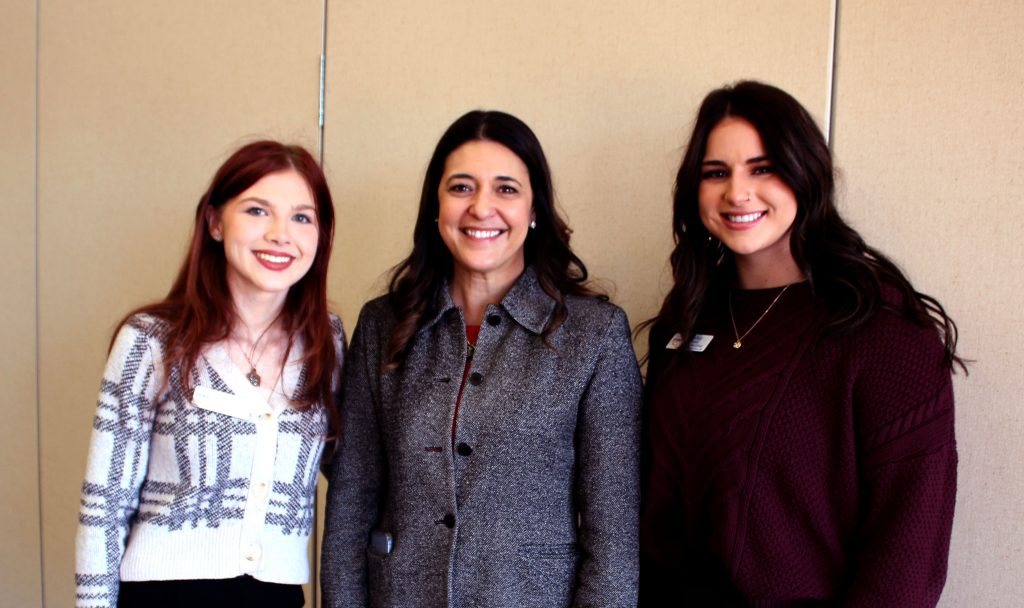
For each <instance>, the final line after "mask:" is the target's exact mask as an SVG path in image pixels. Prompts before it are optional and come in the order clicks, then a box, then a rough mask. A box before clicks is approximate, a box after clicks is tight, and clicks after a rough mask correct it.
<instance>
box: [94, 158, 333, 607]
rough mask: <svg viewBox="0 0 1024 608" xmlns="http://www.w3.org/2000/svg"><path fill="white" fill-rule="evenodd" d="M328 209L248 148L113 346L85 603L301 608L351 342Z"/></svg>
mask: <svg viewBox="0 0 1024 608" xmlns="http://www.w3.org/2000/svg"><path fill="white" fill-rule="evenodd" d="M333 235H334V207H333V203H332V201H331V195H330V192H329V190H328V188H327V182H326V179H325V178H324V175H323V172H322V171H321V169H320V167H319V166H318V165H317V163H316V161H315V160H314V159H313V157H312V156H311V155H310V154H309V152H307V151H306V150H304V149H303V148H301V147H298V146H286V145H283V144H280V143H277V142H273V141H260V142H255V143H252V144H249V145H246V146H244V147H242V148H241V149H239V150H238V151H237V152H235V153H234V154H233V155H232V156H231V157H230V158H228V160H227V161H225V163H224V164H223V165H222V166H221V167H220V169H219V170H218V171H217V173H216V175H215V176H214V178H213V181H212V182H211V184H210V187H209V189H208V190H207V191H206V193H205V194H204V195H203V196H202V198H201V199H200V201H199V206H198V208H197V209H196V216H195V225H194V232H193V235H192V242H191V245H190V247H189V250H188V255H187V256H186V258H185V261H184V263H183V264H182V267H181V270H180V271H179V273H178V277H177V279H176V280H175V281H174V284H173V286H172V287H171V290H170V292H169V293H168V294H167V296H166V297H165V298H164V299H163V300H161V301H159V302H156V303H154V304H150V305H147V306H143V307H142V308H139V309H138V310H135V311H133V312H132V313H131V314H129V315H128V316H127V317H126V318H125V319H124V320H123V321H122V322H121V324H120V326H119V328H118V331H117V332H116V335H115V337H114V339H113V341H112V344H111V349H110V356H109V360H108V362H107V366H106V371H105V372H104V375H103V382H102V384H101V388H100V395H99V402H98V408H97V414H96V418H95V422H94V423H93V433H92V441H91V445H90V450H89V459H88V464H87V469H86V475H85V483H84V484H83V487H82V502H81V511H80V514H79V527H78V535H77V539H76V541H77V543H76V544H77V547H76V557H77V560H76V561H77V564H76V574H75V582H76V586H77V594H76V604H77V606H79V607H101V606H121V607H122V608H124V607H127V606H147V607H153V606H190V607H193V608H194V607H198V606H225V605H236V604H237V605H246V606H249V607H253V606H275V607H284V606H302V605H303V603H304V598H303V594H302V588H301V586H300V585H301V584H303V583H305V582H307V580H308V578H309V564H308V559H307V555H308V542H309V535H310V531H311V529H312V526H313V521H314V516H315V513H314V505H313V500H314V497H315V494H316V481H317V474H318V470H319V464H320V456H321V453H322V451H323V447H324V443H325V440H326V439H327V438H328V437H331V436H332V435H333V428H334V427H335V425H336V419H337V417H336V408H335V403H334V393H335V389H336V385H337V380H338V373H337V372H338V370H339V367H340V364H341V362H342V357H343V351H344V345H345V337H344V331H343V329H342V326H341V321H340V320H339V319H338V318H337V317H336V316H334V315H332V314H329V312H328V310H327V263H328V260H329V259H330V254H331V242H332V239H333Z"/></svg>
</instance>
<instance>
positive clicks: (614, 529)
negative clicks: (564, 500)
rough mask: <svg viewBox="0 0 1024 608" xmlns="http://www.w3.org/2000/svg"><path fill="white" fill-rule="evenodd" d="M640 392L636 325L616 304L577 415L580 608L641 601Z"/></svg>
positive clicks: (577, 599) (576, 603) (575, 603)
mask: <svg viewBox="0 0 1024 608" xmlns="http://www.w3.org/2000/svg"><path fill="white" fill-rule="evenodd" d="M641 391H642V388H641V382H640V371H639V368H638V367H637V362H636V355H635V354H634V352H633V345H632V342H631V340H630V332H629V323H628V321H627V320H626V315H625V313H624V312H623V311H622V310H619V309H616V310H615V314H614V315H613V318H612V319H611V322H610V324H609V325H608V326H607V328H606V329H605V335H604V339H603V340H602V352H601V353H600V355H599V358H598V361H597V365H596V367H595V369H594V374H593V377H592V378H591V380H590V384H589V386H588V388H587V390H586V392H585V393H584V396H583V400H582V403H581V404H580V411H579V418H578V420H577V431H576V432H577V473H576V482H575V483H576V487H575V495H576V503H577V506H578V509H579V516H580V532H579V544H580V549H581V558H582V562H581V564H580V567H579V570H578V580H577V585H576V594H575V597H574V599H573V606H577V607H584V606H588V607H605V608H607V607H619V606H623V607H625V606H630V607H631V606H635V605H636V601H637V585H638V575H639V563H638V562H639V553H638V551H639V541H638V519H639V508H640V482H639V476H640V455H639V443H640V407H641Z"/></svg>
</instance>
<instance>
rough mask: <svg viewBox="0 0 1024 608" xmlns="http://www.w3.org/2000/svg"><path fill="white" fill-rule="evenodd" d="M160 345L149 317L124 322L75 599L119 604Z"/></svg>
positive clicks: (97, 425) (99, 413)
mask: <svg viewBox="0 0 1024 608" xmlns="http://www.w3.org/2000/svg"><path fill="white" fill-rule="evenodd" d="M160 357H161V348H160V345H159V344H158V343H157V341H156V340H155V339H154V338H153V337H152V336H151V332H150V331H149V328H148V327H147V324H146V322H145V321H142V320H140V319H139V318H133V319H130V320H129V322H128V323H125V325H124V326H122V327H121V329H120V331H119V332H118V334H117V337H116V338H115V339H114V345H113V348H112V349H111V351H110V356H109V358H108V360H107V365H106V368H105V370H104V372H103V380H102V382H101V385H100V394H99V400H98V402H97V405H96V416H95V418H94V421H93V425H92V438H91V440H90V442H89V455H88V458H87V460H86V469H85V481H84V482H83V483H82V498H81V505H80V508H79V513H78V530H77V533H76V535H75V588H76V589H75V605H76V606H77V607H78V608H100V607H107V606H116V605H117V593H118V587H119V585H120V565H121V556H122V555H123V554H124V549H125V543H126V540H127V537H128V531H129V526H130V523H131V521H132V519H133V517H134V516H135V512H136V511H137V510H138V507H139V491H140V489H141V487H142V482H143V480H144V478H145V474H146V467H147V464H148V460H149V442H150V434H151V432H152V428H153V416H154V409H155V408H154V401H155V399H156V396H157V392H158V391H159V390H160V388H161V386H162V385H163V363H162V361H161V360H160Z"/></svg>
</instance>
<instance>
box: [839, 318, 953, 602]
mask: <svg viewBox="0 0 1024 608" xmlns="http://www.w3.org/2000/svg"><path fill="white" fill-rule="evenodd" d="M917 330H920V331H917ZM915 333H916V335H915V336H914V338H913V339H906V340H903V341H902V342H903V344H902V345H901V346H899V347H898V346H896V345H888V347H887V348H885V349H884V350H885V351H887V352H888V353H890V354H889V355H885V354H882V355H879V356H877V357H875V358H874V359H873V360H871V361H868V362H867V364H866V365H865V366H864V368H863V369H862V370H861V373H860V374H859V376H858V378H857V388H856V389H855V405H856V413H855V417H856V424H857V425H858V428H859V429H860V430H859V433H858V435H859V437H858V442H859V444H860V445H859V450H860V454H861V461H862V464H861V494H862V499H861V505H862V514H861V517H860V525H859V528H860V529H859V530H858V535H857V537H858V538H859V539H861V545H860V547H859V551H858V555H857V558H856V563H855V564H854V578H853V582H852V584H851V586H850V590H849V593H848V596H847V598H846V602H845V605H846V606H848V607H868V606H900V607H901V608H915V607H932V606H935V604H936V603H937V602H938V600H939V596H940V595H941V593H942V587H943V585H944V583H945V580H946V565H947V558H948V555H949V538H950V531H951V528H952V524H953V509H954V505H955V502H956V467H957V452H956V442H955V438H954V432H953V386H952V380H951V377H950V371H949V369H948V368H947V367H946V366H945V364H944V360H943V351H942V345H941V343H940V342H939V341H938V339H937V338H936V336H935V335H934V331H932V330H931V329H930V328H915ZM891 335H900V332H899V331H898V330H897V329H893V330H892V331H891ZM902 335H903V336H904V337H906V333H905V332H904V333H903V334H902Z"/></svg>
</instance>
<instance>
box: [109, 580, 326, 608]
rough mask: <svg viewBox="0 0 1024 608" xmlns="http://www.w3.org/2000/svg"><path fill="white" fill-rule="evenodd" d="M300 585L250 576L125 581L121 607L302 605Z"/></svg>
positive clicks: (269, 607) (268, 607) (275, 607)
mask: <svg viewBox="0 0 1024 608" xmlns="http://www.w3.org/2000/svg"><path fill="white" fill-rule="evenodd" d="M305 604H306V598H305V596H304V595H303V593H302V586H301V585H281V584H278V583H267V582H264V581H258V580H256V579H254V578H253V577H251V576H239V577H237V578H225V579H197V580H181V581H137V582H129V581H122V582H121V588H120V591H119V592H118V600H117V605H118V608H186V607H187V608H226V607H227V606H245V607H246V608H302V606H305Z"/></svg>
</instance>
